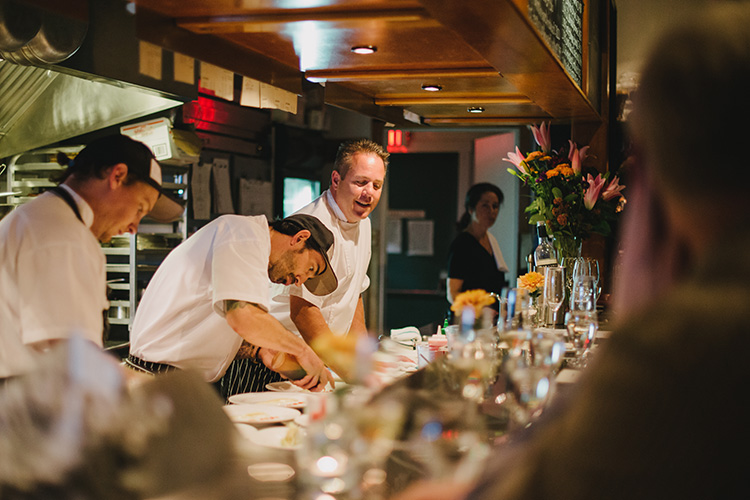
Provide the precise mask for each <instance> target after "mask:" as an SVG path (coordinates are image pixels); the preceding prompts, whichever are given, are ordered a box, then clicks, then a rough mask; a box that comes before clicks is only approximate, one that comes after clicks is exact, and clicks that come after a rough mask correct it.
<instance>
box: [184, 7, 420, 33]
mask: <svg viewBox="0 0 750 500" xmlns="http://www.w3.org/2000/svg"><path fill="white" fill-rule="evenodd" d="M427 19H429V16H428V15H427V12H426V11H425V10H424V9H422V8H414V7H408V6H405V7H401V8H399V7H398V6H395V7H393V6H388V7H384V8H381V9H377V8H369V9H348V8H344V9H342V8H309V9H275V10H272V11H258V12H255V13H248V14H232V15H226V16H221V15H218V16H201V17H183V18H177V19H176V20H175V22H176V24H177V26H179V27H181V28H185V29H187V30H190V31H193V32H195V33H253V32H265V31H268V27H269V25H278V24H288V23H298V22H303V21H318V22H327V23H346V24H348V25H351V24H352V23H357V22H372V21H387V22H415V21H424V20H427Z"/></svg>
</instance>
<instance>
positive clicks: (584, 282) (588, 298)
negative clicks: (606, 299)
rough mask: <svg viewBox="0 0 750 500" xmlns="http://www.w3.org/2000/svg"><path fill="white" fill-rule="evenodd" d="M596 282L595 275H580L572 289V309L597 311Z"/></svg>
mask: <svg viewBox="0 0 750 500" xmlns="http://www.w3.org/2000/svg"><path fill="white" fill-rule="evenodd" d="M596 286H597V285H596V282H595V281H594V277H593V276H588V275H586V276H579V277H578V278H576V281H575V282H574V283H573V288H572V289H571V291H570V309H571V310H580V311H596V298H597V293H596Z"/></svg>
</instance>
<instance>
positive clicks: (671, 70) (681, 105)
mask: <svg viewBox="0 0 750 500" xmlns="http://www.w3.org/2000/svg"><path fill="white" fill-rule="evenodd" d="M748 23H750V5H749V4H747V3H718V4H716V5H712V6H711V8H709V9H705V10H704V12H703V13H702V15H700V16H695V17H693V18H692V19H691V20H690V21H687V22H684V23H681V24H678V25H676V26H675V27H673V28H672V29H670V30H668V31H666V32H665V34H664V36H662V38H661V39H660V40H659V42H658V43H657V44H656V45H655V46H654V49H653V51H652V52H651V55H650V57H649V58H648V60H647V63H646V65H645V67H644V69H643V72H642V77H641V81H640V86H639V88H638V91H637V92H636V95H635V97H634V106H635V108H634V112H633V113H632V114H631V115H630V117H629V122H630V123H629V125H630V132H631V136H632V140H633V152H634V159H635V161H634V162H633V166H632V168H633V170H632V171H631V173H630V177H629V186H632V188H633V189H632V190H631V195H630V196H629V197H628V198H629V200H628V201H629V204H628V210H627V211H626V222H625V224H624V228H623V234H622V241H623V244H624V245H625V252H624V257H623V262H622V264H623V269H624V272H622V273H621V276H620V279H619V280H618V282H619V285H618V291H617V292H616V294H615V299H616V301H617V302H618V303H619V304H616V308H617V310H618V311H619V312H632V311H633V310H634V309H636V308H638V307H640V306H642V305H645V304H647V303H648V302H649V297H653V295H657V294H659V293H661V291H663V290H665V289H667V288H668V287H669V286H671V284H672V283H673V282H675V281H676V280H679V279H680V278H681V277H682V276H683V275H684V274H685V273H686V271H687V270H688V269H689V268H691V267H692V266H693V265H694V264H695V262H696V260H697V259H700V258H701V257H702V256H703V255H705V254H706V252H707V251H709V249H710V246H711V245H713V244H715V242H716V240H717V239H718V238H721V237H723V236H725V235H727V234H728V233H729V232H730V231H732V230H734V229H735V228H736V227H738V226H744V225H745V224H744V222H745V220H747V218H748V211H747V210H746V208H745V207H744V205H745V204H746V200H747V199H748V195H747V189H748V186H750V169H749V168H748V165H747V164H748V160H747V158H746V157H745V154H744V152H743V151H742V149H741V148H742V145H743V144H744V143H745V141H746V138H747V127H746V123H745V122H746V120H747V116H750V93H748V91H747V82H748V81H750V30H748V29H747V26H748ZM655 276H658V279H655ZM646 290H648V292H646V293H644V291H646ZM618 295H619V296H618Z"/></svg>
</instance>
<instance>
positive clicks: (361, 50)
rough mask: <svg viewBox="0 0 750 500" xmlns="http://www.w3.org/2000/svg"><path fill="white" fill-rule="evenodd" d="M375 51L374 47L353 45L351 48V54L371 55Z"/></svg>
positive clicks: (376, 49)
mask: <svg viewBox="0 0 750 500" xmlns="http://www.w3.org/2000/svg"><path fill="white" fill-rule="evenodd" d="M377 51H378V48H377V47H376V46H374V45H355V46H354V47H352V52H354V53H355V54H372V53H374V52H377Z"/></svg>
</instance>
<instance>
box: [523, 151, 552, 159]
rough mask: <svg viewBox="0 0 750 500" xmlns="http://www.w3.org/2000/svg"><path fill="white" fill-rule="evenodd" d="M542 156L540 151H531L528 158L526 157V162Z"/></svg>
mask: <svg viewBox="0 0 750 500" xmlns="http://www.w3.org/2000/svg"><path fill="white" fill-rule="evenodd" d="M543 156H544V153H542V152H541V151H532V152H531V153H529V156H527V157H526V161H534V160H537V159H539V158H541V157H543ZM548 158H549V157H548Z"/></svg>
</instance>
